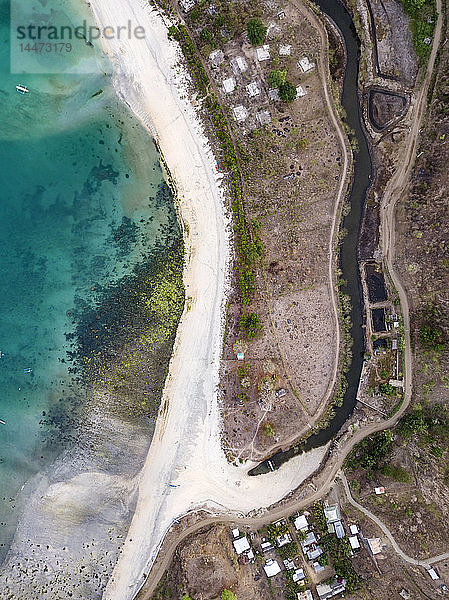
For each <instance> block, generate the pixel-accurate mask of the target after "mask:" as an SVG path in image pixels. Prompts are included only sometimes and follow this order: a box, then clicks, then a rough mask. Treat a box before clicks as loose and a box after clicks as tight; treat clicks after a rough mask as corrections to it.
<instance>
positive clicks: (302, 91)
mask: <svg viewBox="0 0 449 600" xmlns="http://www.w3.org/2000/svg"><path fill="white" fill-rule="evenodd" d="M306 94H307V92H306V90H305V89H304V88H303V87H302V85H297V86H296V97H297V98H302V97H303V96H305V95H306Z"/></svg>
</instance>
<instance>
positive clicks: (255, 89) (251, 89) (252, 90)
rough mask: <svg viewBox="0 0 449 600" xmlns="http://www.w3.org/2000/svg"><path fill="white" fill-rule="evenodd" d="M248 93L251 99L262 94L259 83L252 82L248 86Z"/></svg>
mask: <svg viewBox="0 0 449 600" xmlns="http://www.w3.org/2000/svg"><path fill="white" fill-rule="evenodd" d="M246 93H247V94H248V96H249V97H250V98H254V97H255V96H258V95H259V94H260V87H259V86H258V85H257V81H252V82H251V83H248V85H247V86H246Z"/></svg>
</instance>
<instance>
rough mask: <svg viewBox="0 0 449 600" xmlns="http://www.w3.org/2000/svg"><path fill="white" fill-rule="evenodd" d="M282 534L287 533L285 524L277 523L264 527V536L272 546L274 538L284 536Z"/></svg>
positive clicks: (274, 542) (274, 541)
mask: <svg viewBox="0 0 449 600" xmlns="http://www.w3.org/2000/svg"><path fill="white" fill-rule="evenodd" d="M284 533H288V525H287V523H279V524H278V525H275V524H274V523H270V525H267V526H266V527H265V535H266V537H267V538H268V539H269V540H270V542H271V543H272V544H273V545H274V544H276V538H277V537H279V536H280V535H284Z"/></svg>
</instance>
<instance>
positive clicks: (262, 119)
mask: <svg viewBox="0 0 449 600" xmlns="http://www.w3.org/2000/svg"><path fill="white" fill-rule="evenodd" d="M256 118H257V121H258V122H259V125H261V126H262V127H263V126H264V125H268V123H271V115H270V113H269V112H268V110H262V111H261V112H258V113H257V115H256ZM279 391H281V390H278V391H277V392H276V398H280V396H278V392H279ZM283 391H284V394H283V395H285V393H286V392H285V390H283Z"/></svg>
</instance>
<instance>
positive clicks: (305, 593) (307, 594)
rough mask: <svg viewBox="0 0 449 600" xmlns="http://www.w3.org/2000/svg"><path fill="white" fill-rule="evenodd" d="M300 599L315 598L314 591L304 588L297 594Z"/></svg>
mask: <svg viewBox="0 0 449 600" xmlns="http://www.w3.org/2000/svg"><path fill="white" fill-rule="evenodd" d="M296 597H297V599H298V600H313V596H312V592H311V591H310V590H304V591H303V592H298V593H297V594H296Z"/></svg>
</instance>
